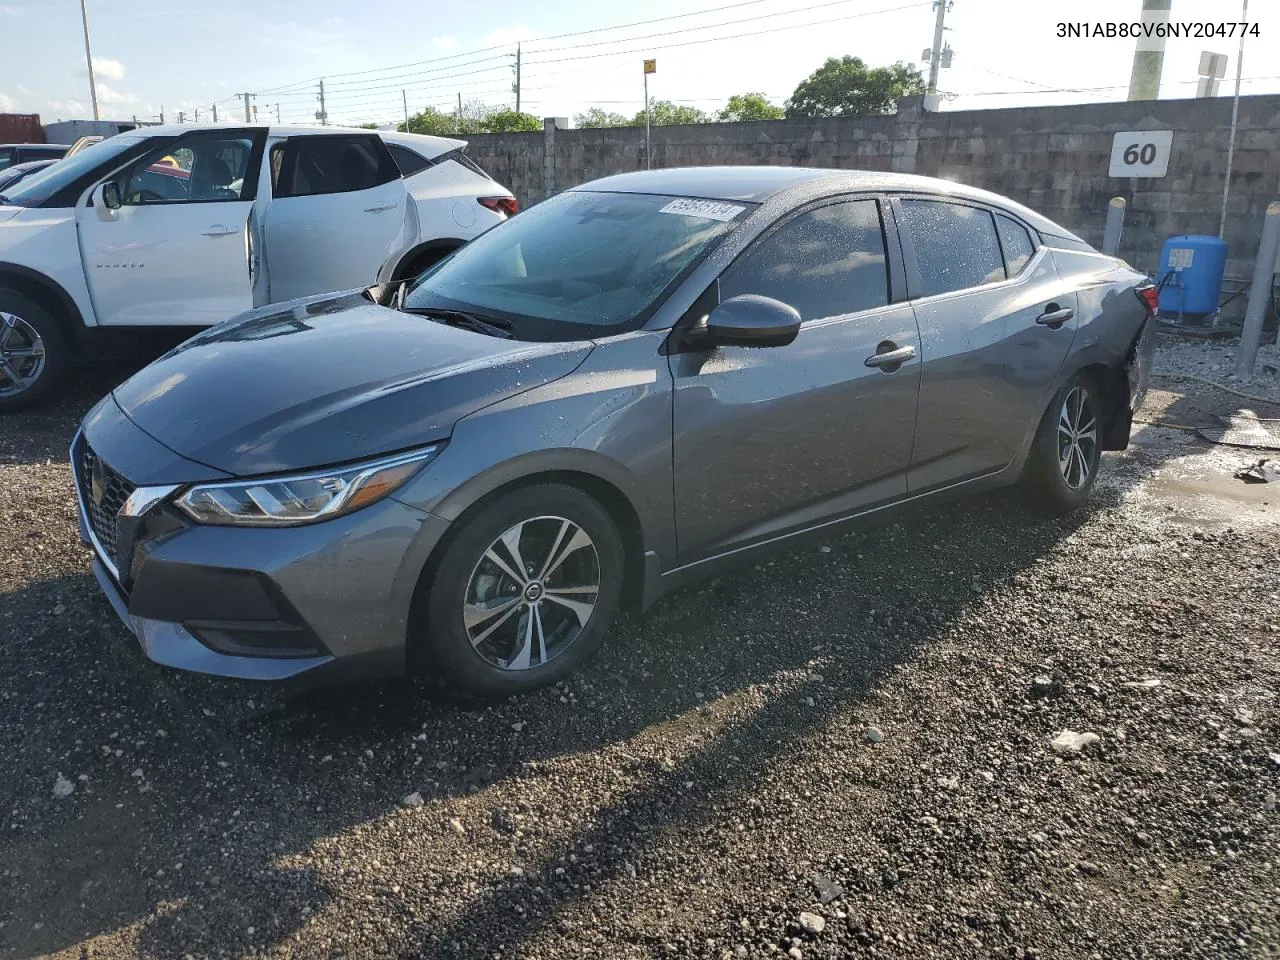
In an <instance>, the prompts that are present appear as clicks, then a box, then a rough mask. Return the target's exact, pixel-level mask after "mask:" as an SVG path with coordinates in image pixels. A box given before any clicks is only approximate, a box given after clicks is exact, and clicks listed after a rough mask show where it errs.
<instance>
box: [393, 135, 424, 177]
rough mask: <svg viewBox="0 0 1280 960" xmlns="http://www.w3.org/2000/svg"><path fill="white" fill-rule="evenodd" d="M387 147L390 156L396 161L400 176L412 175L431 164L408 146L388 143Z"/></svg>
mask: <svg viewBox="0 0 1280 960" xmlns="http://www.w3.org/2000/svg"><path fill="white" fill-rule="evenodd" d="M387 149H388V150H390V151H391V156H392V158H393V159H394V160H395V162H396V166H397V167H399V168H400V176H402V177H412V176H413V175H414V174H415V173H417V172H418V171H419V170H425V169H427V167H429V166H431V161H430V160H428V159H427V158H426V157H424V156H423V155H422V154H420V153H415V152H414V151H412V150H410V149H409V148H408V147H402V146H400V144H398V143H388V144H387Z"/></svg>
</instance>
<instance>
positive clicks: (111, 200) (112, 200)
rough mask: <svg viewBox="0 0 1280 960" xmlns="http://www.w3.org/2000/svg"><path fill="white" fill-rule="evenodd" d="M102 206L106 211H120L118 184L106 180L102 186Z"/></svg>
mask: <svg viewBox="0 0 1280 960" xmlns="http://www.w3.org/2000/svg"><path fill="white" fill-rule="evenodd" d="M102 205H103V206H104V207H106V208H107V209H108V210H119V209H120V184H118V183H116V182H115V181H114V180H108V181H107V182H106V183H104V184H103V185H102Z"/></svg>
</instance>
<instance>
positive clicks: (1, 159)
mask: <svg viewBox="0 0 1280 960" xmlns="http://www.w3.org/2000/svg"><path fill="white" fill-rule="evenodd" d="M15 153H17V151H16V150H14V149H13V147H0V170H3V169H4V168H5V167H7V166H9V165H11V164H12V163H13V155H14V154H15Z"/></svg>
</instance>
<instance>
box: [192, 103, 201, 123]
mask: <svg viewBox="0 0 1280 960" xmlns="http://www.w3.org/2000/svg"><path fill="white" fill-rule="evenodd" d="M195 112H196V118H195V120H194V121H193V122H194V123H199V122H200V108H199V107H196V111H195Z"/></svg>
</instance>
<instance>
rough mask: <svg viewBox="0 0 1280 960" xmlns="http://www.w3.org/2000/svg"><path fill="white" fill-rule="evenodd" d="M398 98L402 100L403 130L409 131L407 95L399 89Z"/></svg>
mask: <svg viewBox="0 0 1280 960" xmlns="http://www.w3.org/2000/svg"><path fill="white" fill-rule="evenodd" d="M400 99H401V100H403V101H404V132H405V133H408V132H409V95H408V94H407V93H405V92H404V91H403V90H401V91H400Z"/></svg>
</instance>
